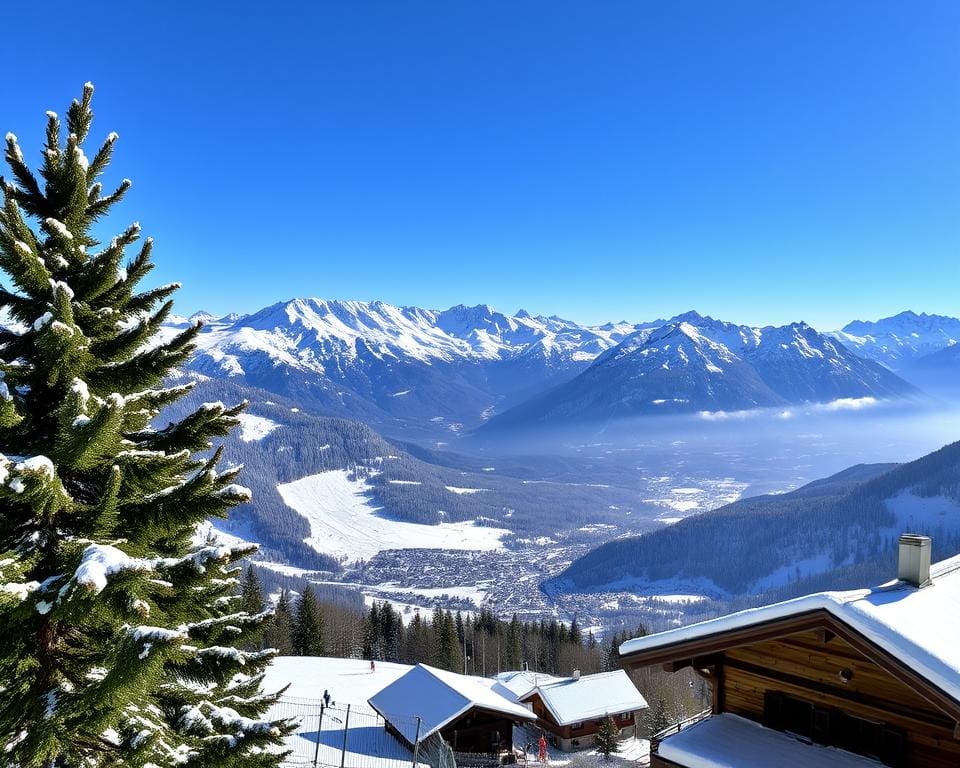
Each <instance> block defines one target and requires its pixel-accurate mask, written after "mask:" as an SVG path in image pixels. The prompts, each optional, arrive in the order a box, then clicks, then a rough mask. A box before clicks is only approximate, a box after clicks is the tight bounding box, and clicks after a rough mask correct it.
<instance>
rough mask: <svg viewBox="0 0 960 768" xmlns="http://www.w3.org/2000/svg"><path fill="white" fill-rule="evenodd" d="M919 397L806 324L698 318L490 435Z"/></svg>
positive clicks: (504, 419)
mask: <svg viewBox="0 0 960 768" xmlns="http://www.w3.org/2000/svg"><path fill="white" fill-rule="evenodd" d="M915 393H916V389H915V388H914V387H912V386H911V385H910V384H908V383H907V382H905V381H903V380H902V379H900V378H899V377H898V376H897V375H896V374H894V373H892V372H891V371H889V370H887V369H886V368H884V367H883V366H882V365H879V364H878V363H876V362H874V361H872V360H866V359H864V358H861V357H859V356H857V355H855V354H854V353H852V352H850V351H849V350H848V349H846V348H845V347H844V346H843V345H842V344H840V343H839V342H837V341H836V340H834V339H832V338H830V337H828V336H825V335H824V334H821V333H818V332H817V331H815V330H814V329H813V328H811V327H810V326H808V325H807V324H806V323H794V324H791V325H786V326H782V327H772V326H771V327H765V328H751V327H749V326H738V325H734V324H732V323H726V322H723V321H719V320H714V319H713V318H710V317H703V316H701V315H698V314H697V313H695V312H688V313H686V314H684V315H679V316H677V317H675V318H673V319H672V320H670V321H668V322H667V323H666V324H665V325H663V326H662V327H660V328H657V329H655V330H650V329H647V328H644V329H641V330H638V331H637V332H636V333H635V334H633V335H632V336H630V337H628V338H627V339H625V340H624V341H623V342H622V343H621V344H619V345H618V346H617V347H614V348H613V349H611V350H610V351H608V352H606V353H604V354H603V355H601V356H600V357H599V358H598V359H597V361H596V362H595V363H594V364H593V365H591V366H590V368H588V369H587V370H586V371H584V372H583V373H581V374H580V375H578V376H576V377H575V378H573V379H572V380H570V381H569V382H567V383H566V384H563V385H561V386H559V387H557V388H556V389H554V390H552V391H550V392H547V393H544V394H543V395H541V396H539V397H535V398H533V399H531V400H530V401H528V402H526V403H523V404H521V405H519V406H517V407H515V408H512V409H510V410H508V411H507V412H505V413H503V414H502V415H500V416H498V417H495V418H494V419H493V420H492V421H491V422H490V424H489V428H491V429H495V428H498V427H512V428H516V427H530V426H534V425H536V424H538V423H561V422H564V421H585V420H606V419H612V418H618V417H623V416H631V415H640V414H648V413H666V412H678V411H679V412H683V411H700V410H725V411H729V410H743V409H749V408H755V407H760V406H775V405H782V404H785V403H800V402H817V401H829V400H834V399H836V398H841V397H849V398H859V397H868V396H869V397H877V398H886V397H898V396H905V395H912V394H915Z"/></svg>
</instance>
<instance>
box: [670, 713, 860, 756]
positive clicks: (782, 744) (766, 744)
mask: <svg viewBox="0 0 960 768" xmlns="http://www.w3.org/2000/svg"><path fill="white" fill-rule="evenodd" d="M657 754H658V755H659V756H660V757H662V758H664V759H665V760H670V761H671V762H673V763H677V764H678V765H685V766H688V768H770V766H772V765H775V766H777V768H809V766H811V765H815V766H817V768H877V766H878V765H879V763H877V762H876V761H875V760H871V759H869V758H866V757H860V756H859V755H854V754H852V753H851V752H845V751H843V750H841V749H836V748H835V747H821V746H818V745H816V744H808V743H806V742H804V741H800V740H799V739H796V738H794V737H793V736H788V735H787V734H785V733H781V732H780V731H773V730H770V729H769V728H764V727H763V726H762V725H760V724H759V723H755V722H753V721H752V720H747V719H746V718H743V717H739V716H737V715H731V714H722V715H713V716H712V717H708V718H707V719H706V720H701V721H700V722H699V723H694V724H693V725H691V726H688V727H686V728H684V729H683V730H681V731H680V732H679V733H676V734H674V735H673V736H669V737H667V738H666V739H664V740H663V741H661V742H660V746H659V748H658V750H657Z"/></svg>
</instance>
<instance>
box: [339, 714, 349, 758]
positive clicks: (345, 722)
mask: <svg viewBox="0 0 960 768" xmlns="http://www.w3.org/2000/svg"><path fill="white" fill-rule="evenodd" d="M349 727H350V705H349V704H347V716H346V717H345V718H344V719H343V749H341V750H340V768H343V767H344V765H346V762H347V729H348V728H349Z"/></svg>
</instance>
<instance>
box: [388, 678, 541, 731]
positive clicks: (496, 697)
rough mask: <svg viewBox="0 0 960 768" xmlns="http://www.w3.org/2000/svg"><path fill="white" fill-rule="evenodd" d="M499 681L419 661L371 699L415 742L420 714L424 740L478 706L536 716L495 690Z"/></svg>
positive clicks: (509, 714)
mask: <svg viewBox="0 0 960 768" xmlns="http://www.w3.org/2000/svg"><path fill="white" fill-rule="evenodd" d="M495 682H496V681H494V680H484V679H482V678H478V677H469V676H467V675H458V674H456V673H455V672H447V671H446V670H442V669H436V668H434V667H429V666H427V665H426V664H417V666H415V667H414V668H413V669H411V670H410V671H409V672H407V674H405V675H403V677H401V678H399V679H398V680H396V681H394V682H393V683H391V684H390V685H388V686H387V687H386V688H384V689H383V690H382V691H380V692H379V693H377V694H375V695H374V696H372V697H371V698H370V700H369V703H370V706H371V707H373V708H374V709H375V710H377V712H379V713H380V715H381V716H382V717H383V719H384V720H386V721H387V722H388V723H390V725H392V726H393V727H394V728H396V729H397V731H399V733H400V735H402V736H403V737H404V738H405V739H406V740H407V741H408V742H410V743H411V744H412V743H414V742H415V741H416V740H417V734H418V724H417V718H420V724H419V736H420V739H421V740H423V739H425V738H426V737H428V736H430V735H432V734H434V733H436V732H437V731H439V730H440V729H441V728H443V727H444V726H446V725H448V724H449V723H451V722H453V721H454V720H456V719H457V718H458V717H460V715H462V714H464V713H465V712H467V711H469V710H471V709H473V708H474V707H477V708H480V709H486V710H489V711H492V712H499V713H501V714H503V715H505V716H507V717H509V718H511V719H513V720H536V715H534V714H533V713H532V712H530V710H528V709H527V708H526V707H523V706H521V705H520V704H516V703H514V702H512V701H509V700H508V699H506V698H504V697H503V696H501V695H500V694H499V693H497V692H496V691H495V690H493V685H494V683H495Z"/></svg>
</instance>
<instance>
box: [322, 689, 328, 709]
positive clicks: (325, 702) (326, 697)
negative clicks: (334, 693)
mask: <svg viewBox="0 0 960 768" xmlns="http://www.w3.org/2000/svg"><path fill="white" fill-rule="evenodd" d="M323 705H324V706H325V707H329V706H330V691H328V690H327V689H326V688H324V689H323Z"/></svg>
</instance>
